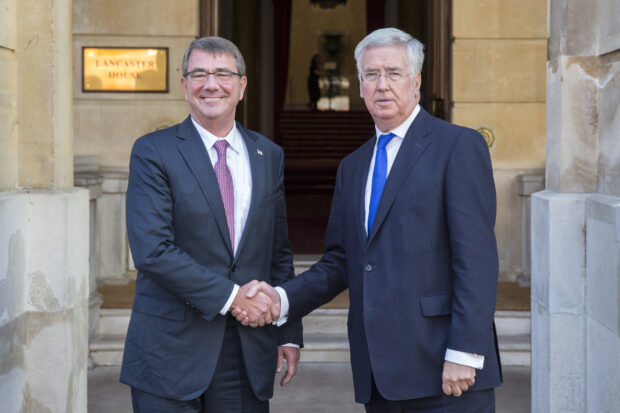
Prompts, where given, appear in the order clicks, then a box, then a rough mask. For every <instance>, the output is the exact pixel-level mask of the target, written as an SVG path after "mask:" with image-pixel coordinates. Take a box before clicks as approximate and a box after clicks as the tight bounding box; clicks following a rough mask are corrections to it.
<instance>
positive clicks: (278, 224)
mask: <svg viewBox="0 0 620 413" xmlns="http://www.w3.org/2000/svg"><path fill="white" fill-rule="evenodd" d="M275 191H276V193H275V196H274V199H275V203H276V205H275V211H276V214H275V229H274V245H273V257H272V260H271V281H272V284H273V285H274V286H275V285H280V284H282V283H284V282H286V281H289V280H291V279H293V278H295V273H294V271H293V252H292V250H291V244H290V242H289V239H288V225H287V222H286V202H285V197H284V152H283V151H282V150H280V161H279V166H278V172H277V185H276V189H275ZM287 343H294V344H298V345H299V346H300V347H303V327H302V324H301V320H297V321H294V322H291V323H285V324H283V325H282V326H280V327H278V344H279V345H282V344H287Z"/></svg>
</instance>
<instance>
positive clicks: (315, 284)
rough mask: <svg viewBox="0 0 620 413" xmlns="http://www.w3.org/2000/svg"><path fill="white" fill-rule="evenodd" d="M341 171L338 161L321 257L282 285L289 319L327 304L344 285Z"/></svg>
mask: <svg viewBox="0 0 620 413" xmlns="http://www.w3.org/2000/svg"><path fill="white" fill-rule="evenodd" d="M342 174H343V167H342V162H341V163H340V166H339V167H338V173H337V175H336V189H335V190H334V197H333V199H332V207H331V211H330V213H329V221H328V223H327V230H326V232H325V242H324V253H323V256H322V257H321V259H320V260H319V261H318V262H317V263H316V264H314V265H313V266H312V267H311V268H310V269H309V270H308V271H306V272H304V273H302V274H300V275H298V276H297V277H296V278H295V279H294V280H292V281H289V282H287V283H286V284H284V285H282V288H283V289H284V290H285V291H286V295H287V297H288V300H289V305H290V307H289V314H288V320H289V322H290V321H292V320H299V319H301V318H302V317H303V316H305V315H306V314H308V313H310V312H311V311H312V310H314V309H316V308H318V307H320V306H321V305H323V304H325V303H328V302H329V301H331V300H332V299H333V298H334V297H336V296H337V295H338V294H340V293H341V292H342V291H344V290H346V289H347V287H348V279H347V266H346V262H347V261H346V254H345V248H344V232H343V231H344V228H343V226H344V215H343V208H344V205H343V194H342V192H343V184H342V182H343V177H342Z"/></svg>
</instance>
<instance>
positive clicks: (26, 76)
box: [0, 0, 89, 413]
mask: <svg viewBox="0 0 620 413" xmlns="http://www.w3.org/2000/svg"><path fill="white" fill-rule="evenodd" d="M0 10H2V12H1V13H0V27H2V29H1V30H0V366H1V367H0V383H2V385H0V400H1V402H0V403H1V405H2V407H1V410H2V411H3V412H11V413H12V412H22V411H26V412H31V411H33V412H34V411H46V412H84V411H86V408H87V403H86V379H87V356H88V290H89V287H88V284H89V282H88V281H89V280H88V191H86V190H82V189H77V188H73V159H72V158H73V137H72V108H73V98H72V72H71V69H72V64H73V62H72V52H71V42H72V38H71V36H72V35H71V0H43V1H41V0H37V1H35V0H19V1H17V0H0ZM18 68H19V69H18Z"/></svg>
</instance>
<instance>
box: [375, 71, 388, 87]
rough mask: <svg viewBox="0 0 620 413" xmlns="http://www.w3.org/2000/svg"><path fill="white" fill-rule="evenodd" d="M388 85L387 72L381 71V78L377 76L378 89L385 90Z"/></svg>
mask: <svg viewBox="0 0 620 413" xmlns="http://www.w3.org/2000/svg"><path fill="white" fill-rule="evenodd" d="M387 87H388V80H387V74H385V73H380V74H379V78H377V89H379V90H385V89H387Z"/></svg>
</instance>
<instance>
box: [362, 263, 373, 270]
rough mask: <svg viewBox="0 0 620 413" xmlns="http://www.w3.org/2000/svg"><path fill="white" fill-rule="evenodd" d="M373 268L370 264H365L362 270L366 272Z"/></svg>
mask: <svg viewBox="0 0 620 413" xmlns="http://www.w3.org/2000/svg"><path fill="white" fill-rule="evenodd" d="M373 269H374V267H373V266H372V264H366V265H365V266H364V271H366V272H371V271H372V270H373Z"/></svg>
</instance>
